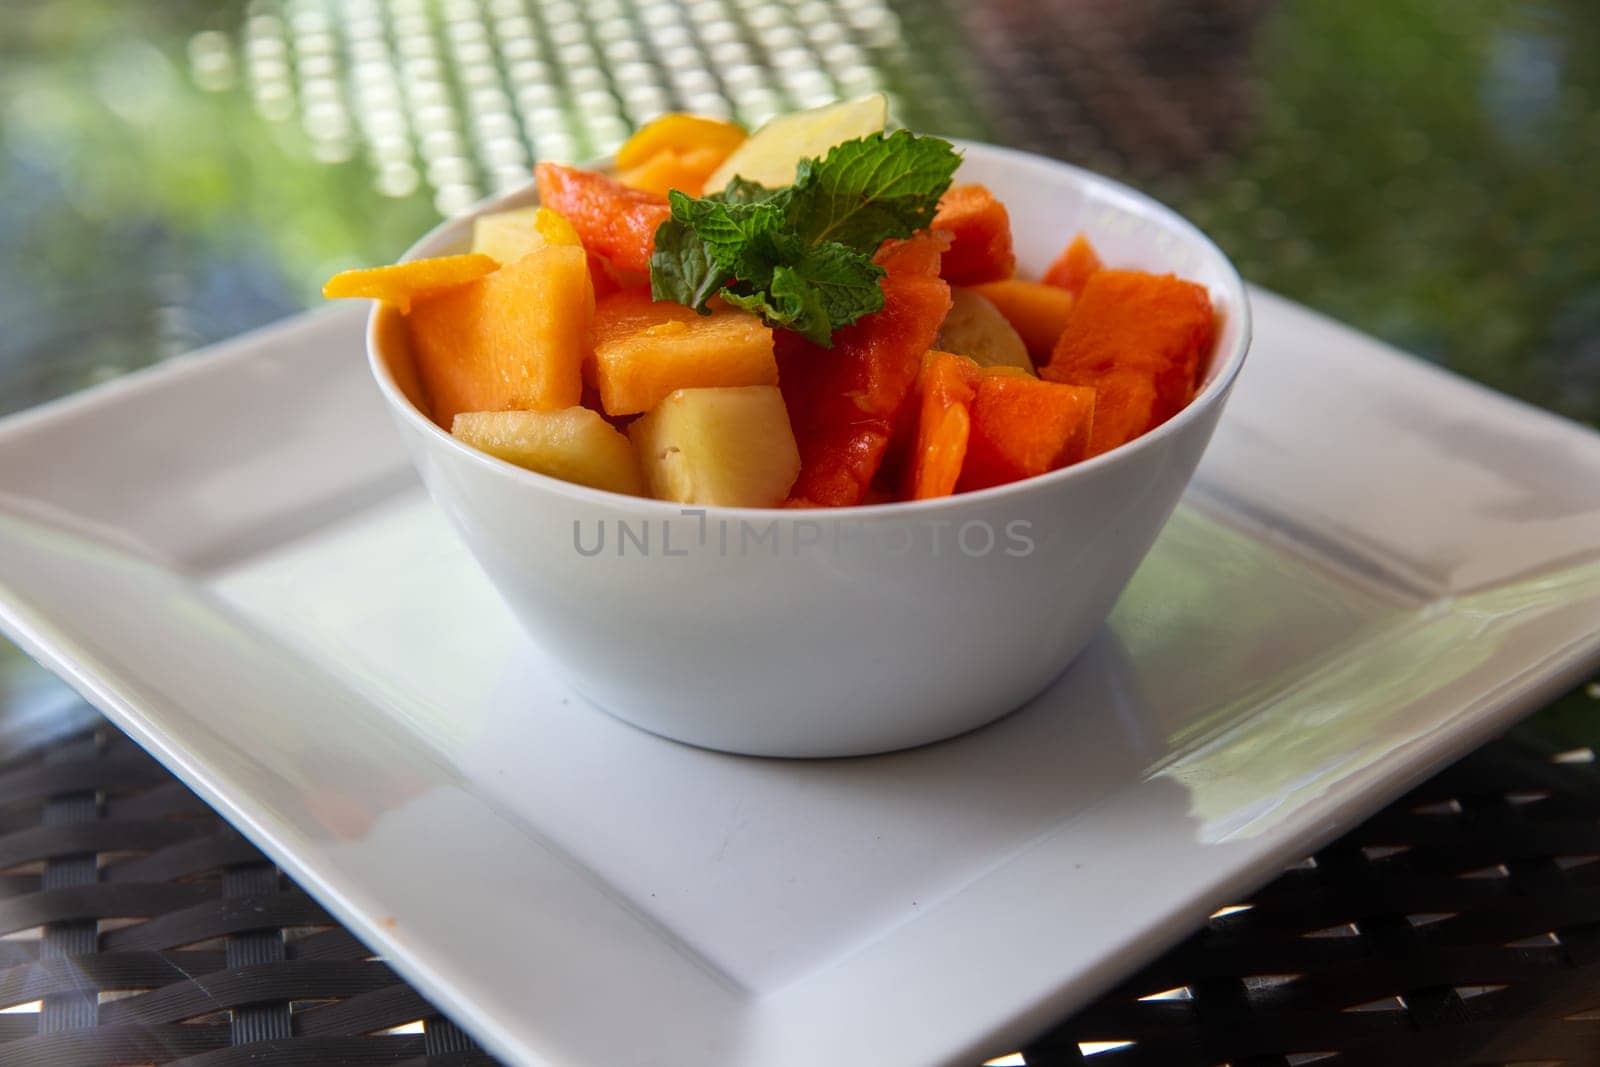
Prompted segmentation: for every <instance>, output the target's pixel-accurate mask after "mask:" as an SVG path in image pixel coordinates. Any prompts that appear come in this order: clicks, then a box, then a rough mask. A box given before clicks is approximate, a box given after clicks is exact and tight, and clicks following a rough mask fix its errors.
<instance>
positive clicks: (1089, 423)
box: [959, 374, 1095, 492]
mask: <svg viewBox="0 0 1600 1067" xmlns="http://www.w3.org/2000/svg"><path fill="white" fill-rule="evenodd" d="M973 392H974V394H975V395H974V397H973V400H972V429H971V432H970V435H969V437H968V440H967V454H966V462H965V463H964V464H963V465H962V467H961V480H960V483H959V485H960V488H961V490H962V491H963V492H967V491H969V490H973V489H986V488H988V487H989V486H993V485H1005V484H1006V483H1008V482H1016V481H1021V480H1022V479H1024V478H1032V477H1034V476H1035V475H1039V474H1043V473H1045V472H1046V471H1052V470H1055V469H1056V468H1058V467H1064V466H1067V465H1068V464H1071V463H1076V462H1078V461H1079V460H1080V459H1083V458H1084V457H1085V456H1086V455H1087V454H1088V451H1089V442H1090V439H1091V434H1092V427H1093V422H1094V416H1095V411H1094V398H1095V391H1094V390H1093V389H1089V388H1085V387H1082V386H1076V385H1061V384H1058V383H1056V382H1045V381H1040V380H1039V379H1037V378H1032V377H1028V376H1026V375H1011V374H984V375H980V376H979V377H978V378H977V381H976V384H975V386H974V389H973Z"/></svg>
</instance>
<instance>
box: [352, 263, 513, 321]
mask: <svg viewBox="0 0 1600 1067" xmlns="http://www.w3.org/2000/svg"><path fill="white" fill-rule="evenodd" d="M499 265H500V264H498V263H496V262H495V261H494V260H493V259H491V258H490V257H488V256H484V255H476V254H468V255H464V256H438V257H436V258H434V259H413V260H412V261H411V262H409V263H395V264H391V265H390V266H387V267H368V268H366V269H364V270H347V271H342V272H340V273H338V274H335V275H334V276H333V277H332V278H329V279H328V281H327V284H326V285H324V286H323V287H322V295H323V296H325V297H327V298H329V299H330V300H342V299H347V298H356V299H367V300H380V301H382V302H383V303H385V304H389V305H391V306H392V307H396V308H399V309H400V310H401V311H410V310H411V304H412V301H414V300H416V299H417V298H418V297H421V296H426V295H427V294H429V293H435V292H440V291H442V290H445V289H451V288H454V287H455V286H458V285H465V284H467V283H468V282H470V281H474V280H476V279H478V278H481V277H483V276H484V275H485V274H488V273H489V272H490V271H492V270H494V269H495V268H496V267H498V266H499Z"/></svg>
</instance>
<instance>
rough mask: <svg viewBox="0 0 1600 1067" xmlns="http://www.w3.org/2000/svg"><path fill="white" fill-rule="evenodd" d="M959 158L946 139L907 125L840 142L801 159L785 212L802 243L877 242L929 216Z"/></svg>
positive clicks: (908, 231)
mask: <svg viewBox="0 0 1600 1067" xmlns="http://www.w3.org/2000/svg"><path fill="white" fill-rule="evenodd" d="M960 163H961V157H960V156H958V155H956V152H955V149H954V147H953V146H952V145H951V144H950V142H949V141H941V140H940V139H939V138H937V137H918V136H916V135H915V134H913V133H911V132H910V131H909V130H896V131H895V132H894V133H892V134H889V135H888V136H887V137H885V136H884V135H883V134H875V135H873V136H871V137H863V138H861V139H859V140H855V141H846V142H844V143H843V144H841V145H838V146H836V147H835V148H834V149H833V150H832V151H830V152H829V153H828V155H827V157H826V158H824V159H823V160H822V161H821V162H820V163H819V162H817V161H816V160H810V159H808V160H804V161H802V162H801V164H800V167H799V170H798V171H797V172H796V175H795V184H794V193H795V195H794V201H793V203H792V204H791V205H790V211H789V217H790V220H791V221H792V222H793V223H794V224H795V226H796V227H797V228H798V229H799V231H800V233H801V235H802V236H803V237H804V238H805V239H806V241H807V242H808V243H818V242H822V241H837V242H839V243H840V244H844V245H848V246H850V247H853V248H859V247H863V246H868V245H870V246H871V247H872V248H877V247H878V245H879V244H881V243H882V242H883V241H885V240H887V239H888V238H891V237H910V236H911V235H912V234H913V233H915V232H916V231H918V230H921V229H925V228H926V227H927V226H928V224H929V223H931V222H932V221H933V216H934V214H935V212H937V211H938V209H939V197H941V196H943V195H944V191H945V190H946V189H948V188H949V187H950V179H951V177H952V176H953V175H954V174H955V172H956V167H957V166H958V165H959V164H960Z"/></svg>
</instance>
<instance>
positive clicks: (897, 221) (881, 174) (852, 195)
mask: <svg viewBox="0 0 1600 1067" xmlns="http://www.w3.org/2000/svg"><path fill="white" fill-rule="evenodd" d="M960 162H961V158H960V156H958V155H957V154H956V151H955V149H954V147H953V146H952V145H951V144H950V143H949V142H948V141H942V140H939V139H938V138H936V137H918V136H916V135H914V134H912V133H910V132H908V131H905V130H897V131H895V132H894V133H892V134H889V135H887V136H885V135H883V134H873V135H872V136H870V137H863V138H859V139H857V140H854V141H846V142H844V143H843V144H840V145H837V146H835V147H834V148H833V149H832V150H831V151H829V152H828V154H827V156H825V157H824V158H823V159H821V160H816V159H806V160H802V161H801V162H800V165H799V167H798V168H797V169H796V172H795V182H794V184H793V185H790V186H785V187H784V188H781V189H771V188H767V187H766V186H763V185H760V184H758V183H756V182H751V181H746V180H745V179H743V178H737V177H736V178H734V179H733V181H731V182H729V183H728V185H727V187H726V188H724V189H722V190H720V191H718V192H715V193H711V194H709V195H707V196H704V197H701V198H699V199H696V198H694V197H690V196H686V195H684V194H683V193H681V192H677V191H673V192H671V193H669V194H668V200H669V202H670V203H671V206H672V216H671V217H670V218H669V219H668V220H667V221H666V222H664V223H662V224H661V226H660V228H659V229H658V230H657V231H656V247H655V252H654V254H653V255H652V256H651V258H650V291H651V295H652V296H653V297H654V298H655V299H657V300H674V301H677V302H678V303H680V304H685V305H687V306H689V307H692V308H695V309H697V310H699V311H701V312H703V313H704V312H705V311H706V301H708V300H709V299H710V298H711V297H712V296H713V295H715V294H717V293H719V292H720V293H721V294H722V296H723V298H724V299H725V300H727V301H728V303H730V304H732V305H734V306H735V307H740V308H744V309H746V310H748V311H752V312H755V313H756V314H759V315H760V316H761V317H762V318H763V319H764V320H765V321H766V322H767V323H768V324H769V325H772V326H779V327H783V328H786V329H790V330H794V331H795V332H797V333H799V334H802V335H803V336H805V337H806V338H807V339H809V340H811V341H813V342H815V343H816V344H818V345H821V346H823V347H824V348H826V347H829V346H830V345H831V344H832V336H833V332H834V331H835V330H837V329H839V328H840V327H841V326H848V325H849V324H851V323H853V322H855V321H856V320H857V319H860V318H861V317H862V316H863V315H870V314H871V313H873V312H874V311H877V310H879V309H881V308H882V307H883V290H882V289H881V288H880V287H879V285H878V282H879V280H880V279H881V278H882V277H883V273H884V272H883V269H882V268H881V267H879V266H877V265H876V264H875V263H873V262H872V255H873V253H874V252H875V251H877V248H878V246H879V245H880V244H882V243H883V242H884V241H885V240H887V239H889V238H891V237H909V236H911V235H912V234H913V233H915V232H916V231H917V230H920V229H923V228H925V227H926V226H928V224H929V223H931V222H932V221H933V216H934V213H935V212H936V211H938V208H939V198H940V197H941V196H943V195H944V191H945V190H946V189H948V188H949V187H950V179H951V177H952V176H953V175H954V174H955V169H956V167H957V166H958V165H960Z"/></svg>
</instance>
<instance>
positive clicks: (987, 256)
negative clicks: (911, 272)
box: [933, 184, 1017, 285]
mask: <svg viewBox="0 0 1600 1067" xmlns="http://www.w3.org/2000/svg"><path fill="white" fill-rule="evenodd" d="M933 229H934V230H943V231H945V232H946V233H949V234H950V235H951V237H952V238H953V240H952V241H951V243H950V248H949V250H948V251H946V252H945V254H944V262H943V264H942V265H941V266H940V268H939V273H940V274H942V275H943V276H944V279H945V281H947V282H949V283H950V284H951V285H976V284H978V283H979V282H993V281H998V280H1000V279H1001V278H1009V277H1011V275H1012V274H1014V273H1015V272H1016V269H1017V257H1016V253H1015V252H1013V251H1012V248H1011V216H1010V215H1009V214H1008V213H1007V212H1006V206H1005V205H1004V204H1002V203H1001V202H1000V201H999V200H997V199H995V196H994V194H993V193H991V192H989V190H988V189H987V188H985V187H984V186H982V185H977V184H968V185H952V186H951V187H950V189H949V190H948V191H947V192H946V193H945V194H944V196H943V197H941V198H940V200H939V212H938V214H936V215H935V216H934V217H933Z"/></svg>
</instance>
